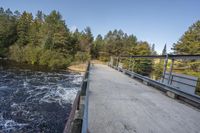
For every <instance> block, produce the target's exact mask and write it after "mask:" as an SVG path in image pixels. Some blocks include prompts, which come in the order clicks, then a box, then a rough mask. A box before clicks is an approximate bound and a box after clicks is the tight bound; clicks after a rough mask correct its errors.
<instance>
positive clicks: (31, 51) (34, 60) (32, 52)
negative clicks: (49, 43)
mask: <svg viewBox="0 0 200 133" xmlns="http://www.w3.org/2000/svg"><path fill="white" fill-rule="evenodd" d="M24 52H25V59H26V62H27V63H28V64H32V65H34V64H39V56H40V53H41V48H40V47H33V46H29V45H28V46H26V47H25V49H24Z"/></svg>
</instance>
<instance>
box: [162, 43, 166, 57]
mask: <svg viewBox="0 0 200 133" xmlns="http://www.w3.org/2000/svg"><path fill="white" fill-rule="evenodd" d="M166 54H167V45H166V44H165V46H164V48H163V51H162V55H166Z"/></svg>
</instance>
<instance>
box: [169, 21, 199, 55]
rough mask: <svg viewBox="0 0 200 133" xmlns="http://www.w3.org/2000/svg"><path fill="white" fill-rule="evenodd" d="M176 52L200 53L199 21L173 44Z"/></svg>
mask: <svg viewBox="0 0 200 133" xmlns="http://www.w3.org/2000/svg"><path fill="white" fill-rule="evenodd" d="M172 49H173V50H174V52H175V53H176V54H200V21H197V22H196V23H194V24H193V25H192V26H190V27H189V29H188V30H187V31H186V32H185V33H184V34H183V36H182V37H181V38H180V39H179V41H178V42H177V43H175V44H174V45H173V48H172Z"/></svg>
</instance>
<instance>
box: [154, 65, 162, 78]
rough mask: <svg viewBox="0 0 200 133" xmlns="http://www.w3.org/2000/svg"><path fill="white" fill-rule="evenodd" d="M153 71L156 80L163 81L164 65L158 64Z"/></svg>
mask: <svg viewBox="0 0 200 133" xmlns="http://www.w3.org/2000/svg"><path fill="white" fill-rule="evenodd" d="M153 69H154V70H153V75H154V76H155V80H159V79H161V77H162V73H163V64H162V63H157V64H155V65H154V66H153Z"/></svg>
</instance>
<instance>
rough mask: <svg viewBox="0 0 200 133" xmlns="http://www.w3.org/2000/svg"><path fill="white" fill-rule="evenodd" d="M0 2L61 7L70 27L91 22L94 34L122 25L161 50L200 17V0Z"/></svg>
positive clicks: (46, 9) (32, 9) (21, 7)
mask: <svg viewBox="0 0 200 133" xmlns="http://www.w3.org/2000/svg"><path fill="white" fill-rule="evenodd" d="M0 6H2V7H4V8H10V9H11V10H12V11H14V10H19V11H24V10H26V11H28V12H32V13H33V14H35V13H36V12H37V10H42V11H43V12H44V13H46V14H48V13H49V12H51V11H52V10H57V11H59V12H60V13H61V14H62V16H63V18H64V19H65V20H66V23H67V25H68V27H69V28H70V29H74V28H78V29H79V30H83V29H84V28H85V27H86V26H90V27H91V29H92V32H93V34H94V36H96V35H97V34H102V35H105V34H106V33H107V32H108V31H109V30H113V29H122V30H123V31H124V32H126V33H128V34H134V35H136V36H137V38H138V40H143V41H148V42H149V43H151V44H152V43H154V44H155V45H156V50H157V51H158V52H161V51H162V49H163V47H164V44H165V43H166V44H167V48H168V51H170V48H171V46H172V44H173V43H175V42H177V41H178V39H179V38H180V37H181V35H182V34H183V33H184V32H185V31H186V30H187V29H188V27H189V26H190V25H192V24H193V23H194V22H196V21H197V20H200V0H0Z"/></svg>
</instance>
